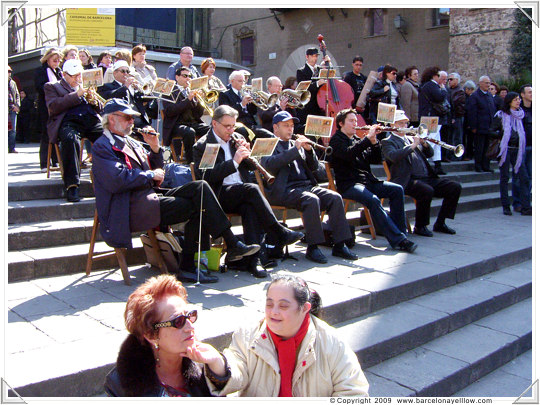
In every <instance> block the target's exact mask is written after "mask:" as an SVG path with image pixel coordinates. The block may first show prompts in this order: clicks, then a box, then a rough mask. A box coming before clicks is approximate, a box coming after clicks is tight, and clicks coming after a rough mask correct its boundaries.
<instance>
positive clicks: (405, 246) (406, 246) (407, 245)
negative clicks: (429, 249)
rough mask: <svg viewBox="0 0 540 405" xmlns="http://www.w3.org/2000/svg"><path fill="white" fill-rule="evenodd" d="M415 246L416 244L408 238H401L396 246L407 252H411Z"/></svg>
mask: <svg viewBox="0 0 540 405" xmlns="http://www.w3.org/2000/svg"><path fill="white" fill-rule="evenodd" d="M417 247H418V245H417V244H416V243H414V242H412V241H410V240H409V239H403V240H402V241H401V242H399V245H398V246H397V248H398V249H399V250H402V251H404V252H408V253H413V252H414V251H415V250H416V248H417Z"/></svg>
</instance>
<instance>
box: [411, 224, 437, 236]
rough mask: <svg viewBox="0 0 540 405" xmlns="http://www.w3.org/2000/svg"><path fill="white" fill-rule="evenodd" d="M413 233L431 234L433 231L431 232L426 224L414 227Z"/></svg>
mask: <svg viewBox="0 0 540 405" xmlns="http://www.w3.org/2000/svg"><path fill="white" fill-rule="evenodd" d="M414 233H415V234H417V235H420V236H433V232H431V231H430V230H429V229H428V227H427V226H421V227H417V226H415V227H414Z"/></svg>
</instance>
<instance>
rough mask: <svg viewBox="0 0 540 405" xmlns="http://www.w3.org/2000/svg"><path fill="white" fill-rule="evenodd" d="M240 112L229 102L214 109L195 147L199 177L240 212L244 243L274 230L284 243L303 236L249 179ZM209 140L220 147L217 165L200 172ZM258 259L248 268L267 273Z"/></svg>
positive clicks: (259, 274) (257, 273)
mask: <svg viewBox="0 0 540 405" xmlns="http://www.w3.org/2000/svg"><path fill="white" fill-rule="evenodd" d="M237 116H238V112H237V111H236V110H235V109H234V108H232V107H229V106H227V105H221V106H219V107H218V108H216V110H215V111H214V116H213V118H212V129H211V130H210V131H209V132H208V134H206V135H205V136H203V137H202V138H201V139H199V140H198V141H197V143H196V144H195V147H194V148H193V158H194V161H195V173H196V175H197V178H199V179H200V178H203V179H204V180H206V181H208V183H209V184H210V186H211V187H212V189H213V190H214V192H215V193H216V195H217V196H218V198H219V202H220V204H221V206H222V207H223V210H224V211H225V212H227V213H235V214H240V216H241V217H242V227H243V229H244V241H245V243H249V244H251V243H257V244H260V242H261V238H262V235H261V234H262V233H263V232H265V233H267V234H272V237H274V238H275V240H279V241H280V242H281V244H282V246H281V247H283V246H285V245H289V244H291V243H294V242H296V241H298V240H300V239H301V238H302V237H303V236H304V235H303V234H302V232H294V231H291V230H289V229H287V228H286V227H284V226H283V225H281V224H280V223H279V222H278V220H277V219H276V217H275V215H274V213H273V211H272V208H270V205H269V204H268V201H266V199H265V198H264V196H263V195H262V193H261V191H260V189H259V187H258V186H257V185H256V184H253V183H251V182H250V180H251V173H250V170H253V167H252V166H251V165H250V163H251V162H250V161H249V160H246V158H248V157H249V154H250V148H249V144H248V143H247V141H246V140H245V139H243V138H242V136H240V135H239V134H238V133H235V132H234V127H235V124H236V117H237ZM234 138H235V139H234ZM207 144H219V145H221V148H220V150H219V153H218V155H217V159H216V162H215V165H214V168H212V169H208V170H206V171H205V172H201V170H199V164H200V162H201V158H202V156H203V154H204V150H205V148H206V145H207ZM226 263H227V261H226ZM259 263H260V260H259V258H258V257H254V260H251V261H250V262H249V263H247V264H246V266H247V268H246V270H248V271H249V272H250V273H251V274H252V275H253V276H255V277H258V278H263V277H266V276H267V272H266V270H263V269H262V267H260V266H259Z"/></svg>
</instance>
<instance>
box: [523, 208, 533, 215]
mask: <svg viewBox="0 0 540 405" xmlns="http://www.w3.org/2000/svg"><path fill="white" fill-rule="evenodd" d="M521 215H527V216H531V215H532V208H523V209H522V210H521Z"/></svg>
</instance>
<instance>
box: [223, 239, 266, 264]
mask: <svg viewBox="0 0 540 405" xmlns="http://www.w3.org/2000/svg"><path fill="white" fill-rule="evenodd" d="M259 249H260V246H259V245H246V244H244V243H243V242H242V241H238V242H236V246H234V247H232V248H227V257H226V258H225V260H226V261H229V262H234V261H236V260H240V259H241V258H242V257H244V256H251V255H254V254H255V253H257V252H258V251H259Z"/></svg>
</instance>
